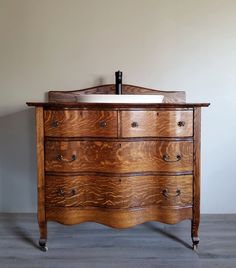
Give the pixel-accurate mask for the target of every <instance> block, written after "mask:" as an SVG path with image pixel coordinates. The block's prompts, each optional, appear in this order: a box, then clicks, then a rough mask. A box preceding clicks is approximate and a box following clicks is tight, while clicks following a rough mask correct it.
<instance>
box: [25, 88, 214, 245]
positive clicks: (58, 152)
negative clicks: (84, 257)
mask: <svg viewBox="0 0 236 268" xmlns="http://www.w3.org/2000/svg"><path fill="white" fill-rule="evenodd" d="M114 92H115V85H104V86H98V87H93V88H89V89H84V90H77V91H64V92H63V91H50V92H49V101H48V102H45V103H32V102H31V103H27V104H28V105H29V106H35V107H36V131H37V163H38V221H39V229H40V241H39V245H40V247H41V249H42V250H47V247H46V241H47V221H57V222H59V223H62V224H68V225H69V224H78V223H81V222H86V221H90V222H97V223H102V224H105V225H108V226H111V227H114V228H127V227H132V226H134V225H137V224H141V223H144V222H147V221H159V222H163V223H167V224H175V223H178V222H180V221H182V220H187V219H188V220H191V222H192V227H191V236H192V241H193V248H194V249H195V248H196V247H197V245H198V243H199V238H198V227H199V221H200V125H201V107H207V106H208V105H209V104H208V103H195V104H193V103H185V92H183V91H180V92H178V91H176V92H173V91H158V90H152V89H147V88H142V87H137V86H130V85H123V94H162V95H164V103H161V104H108V103H107V104H101V103H97V104H95V103H79V102H77V101H76V100H77V96H78V95H80V94H114Z"/></svg>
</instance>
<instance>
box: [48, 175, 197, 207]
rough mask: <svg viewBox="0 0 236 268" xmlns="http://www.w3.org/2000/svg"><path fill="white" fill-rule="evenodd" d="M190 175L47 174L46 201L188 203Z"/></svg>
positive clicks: (70, 203) (61, 203)
mask: <svg viewBox="0 0 236 268" xmlns="http://www.w3.org/2000/svg"><path fill="white" fill-rule="evenodd" d="M192 196H193V195H192V176H190V175H187V176H134V177H102V176H75V177H66V176H47V177H46V204H47V206H58V207H61V206H62V207H84V208H88V207H101V208H111V209H124V208H141V207H147V206H158V207H185V206H191V205H192Z"/></svg>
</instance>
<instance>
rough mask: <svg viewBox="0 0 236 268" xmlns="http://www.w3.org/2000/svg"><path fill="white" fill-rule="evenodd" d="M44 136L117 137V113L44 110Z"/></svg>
mask: <svg viewBox="0 0 236 268" xmlns="http://www.w3.org/2000/svg"><path fill="white" fill-rule="evenodd" d="M44 124H45V136H50V137H117V112H116V111H94V110H72V109H71V110H70V109H68V110H60V111H59V110H45V112H44Z"/></svg>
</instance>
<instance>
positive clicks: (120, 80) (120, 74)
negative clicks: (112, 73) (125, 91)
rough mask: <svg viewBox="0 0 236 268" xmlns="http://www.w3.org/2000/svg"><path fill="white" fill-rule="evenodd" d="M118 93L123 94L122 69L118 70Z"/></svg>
mask: <svg viewBox="0 0 236 268" xmlns="http://www.w3.org/2000/svg"><path fill="white" fill-rule="evenodd" d="M116 94H117V95H121V94H122V72H121V71H117V72H116Z"/></svg>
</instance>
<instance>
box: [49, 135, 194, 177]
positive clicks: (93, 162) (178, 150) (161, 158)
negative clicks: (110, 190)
mask: <svg viewBox="0 0 236 268" xmlns="http://www.w3.org/2000/svg"><path fill="white" fill-rule="evenodd" d="M192 169H193V143H192V142H191V141H171V142H170V141H130V142H116V141H52V140H48V141H46V142H45V170H46V171H54V172H90V171H91V172H109V173H120V172H123V173H124V172H148V171H154V172H184V171H192Z"/></svg>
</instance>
